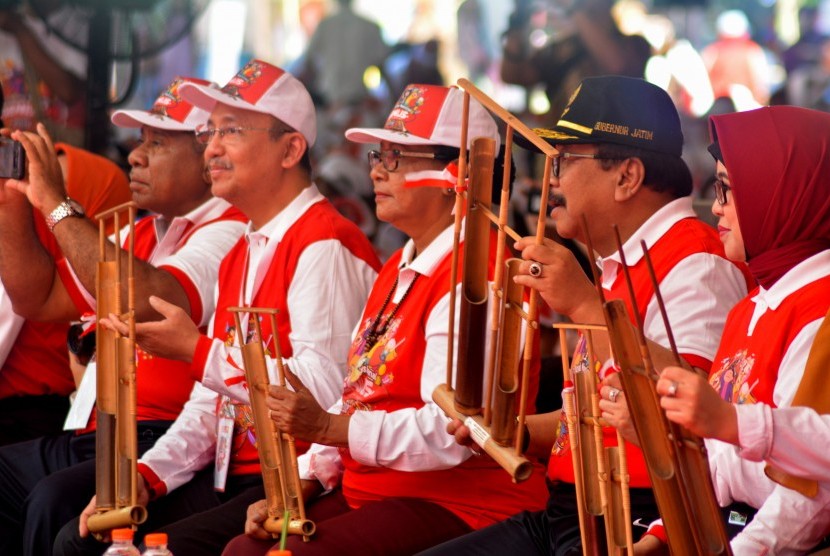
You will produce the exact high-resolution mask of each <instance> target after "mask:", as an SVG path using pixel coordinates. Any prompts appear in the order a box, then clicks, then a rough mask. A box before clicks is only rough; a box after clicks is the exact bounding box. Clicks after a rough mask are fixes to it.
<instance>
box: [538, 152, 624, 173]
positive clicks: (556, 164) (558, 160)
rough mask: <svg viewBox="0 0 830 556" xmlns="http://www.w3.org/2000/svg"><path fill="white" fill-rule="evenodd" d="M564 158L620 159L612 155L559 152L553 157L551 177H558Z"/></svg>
mask: <svg viewBox="0 0 830 556" xmlns="http://www.w3.org/2000/svg"><path fill="white" fill-rule="evenodd" d="M563 158H565V159H567V158H593V159H594V160H620V159H619V158H617V157H614V156H601V155H598V154H583V153H559V154H558V155H556V156H554V157H553V168H552V171H553V177H554V178H558V177H559V172H560V170H561V168H562V159H563Z"/></svg>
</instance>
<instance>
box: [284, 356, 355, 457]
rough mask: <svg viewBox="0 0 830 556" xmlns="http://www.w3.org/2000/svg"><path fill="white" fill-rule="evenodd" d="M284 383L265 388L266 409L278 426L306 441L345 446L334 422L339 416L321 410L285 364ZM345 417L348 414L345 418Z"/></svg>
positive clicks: (344, 439) (344, 440)
mask: <svg viewBox="0 0 830 556" xmlns="http://www.w3.org/2000/svg"><path fill="white" fill-rule="evenodd" d="M285 379H286V380H287V381H288V383H289V384H290V385H291V388H293V390H291V389H290V388H288V387H285V386H276V385H273V384H272V385H271V386H270V387H269V389H268V401H267V403H268V408H269V409H270V410H271V420H272V421H274V424H275V425H276V427H277V429H279V430H281V431H282V432H284V433H286V434H290V435H292V436H294V437H296V438H299V439H301V440H305V441H307V442H316V443H319V444H327V445H346V444H347V443H348V435H347V436H346V437H345V438H343V437H342V434H340V431H339V429H338V427H337V426H336V423H335V421H336V420H337V418H338V417H346V416H341V415H333V414H331V413H329V412H328V411H326V410H325V409H323V408H322V407H321V406H320V404H319V403H318V402H317V400H316V399H315V398H314V396H313V395H312V394H311V392H310V391H309V390H308V388H306V387H305V385H304V384H303V383H302V381H301V380H300V379H299V378H298V377H297V375H295V374H294V373H292V372H291V370H290V369H289V368H288V366H285ZM346 418H347V417H346Z"/></svg>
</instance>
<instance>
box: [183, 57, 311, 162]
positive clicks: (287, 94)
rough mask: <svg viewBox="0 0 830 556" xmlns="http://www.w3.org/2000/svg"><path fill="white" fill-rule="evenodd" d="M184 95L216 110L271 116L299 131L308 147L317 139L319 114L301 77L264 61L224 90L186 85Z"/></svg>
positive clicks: (253, 62) (241, 72) (250, 65)
mask: <svg viewBox="0 0 830 556" xmlns="http://www.w3.org/2000/svg"><path fill="white" fill-rule="evenodd" d="M182 96H183V97H184V98H185V99H186V100H187V101H189V102H192V103H193V104H195V105H196V106H198V107H199V108H202V109H204V110H207V111H208V112H211V111H213V108H214V107H215V106H216V103H221V104H224V105H226V106H231V107H233V108H241V109H243V110H251V111H253V112H259V113H261V114H270V115H272V116H274V117H275V118H277V119H278V120H280V121H281V122H283V123H285V124H287V125H289V126H291V127H292V128H294V129H296V130H297V131H299V132H300V133H301V134H302V135H303V137H305V140H306V142H307V143H308V146H309V147H310V146H312V145H313V144H314V141H315V139H317V112H316V110H315V109H314V103H313V102H312V101H311V95H310V94H309V93H308V90H307V89H306V88H305V85H303V84H302V83H300V82H299V81H298V80H297V78H295V77H294V76H293V75H291V74H290V73H288V72H287V71H285V70H283V69H281V68H278V67H277V66H273V65H271V64H269V63H268V62H263V61H262V60H251V61H250V62H248V63H247V64H245V67H243V68H242V69H241V70H239V73H237V74H236V75H235V76H234V77H233V78H232V79H231V80H230V81H228V84H227V85H225V86H224V87H222V88H221V89H211V88H210V87H205V86H199V85H193V84H185V85H184V86H183V87H182Z"/></svg>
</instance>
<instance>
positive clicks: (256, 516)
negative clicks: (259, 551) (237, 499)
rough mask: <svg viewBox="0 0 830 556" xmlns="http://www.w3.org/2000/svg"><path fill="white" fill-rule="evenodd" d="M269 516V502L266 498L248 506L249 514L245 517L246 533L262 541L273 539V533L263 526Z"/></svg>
mask: <svg viewBox="0 0 830 556" xmlns="http://www.w3.org/2000/svg"><path fill="white" fill-rule="evenodd" d="M267 518H268V504H267V503H266V501H265V500H264V499H263V500H259V501H258V502H254V503H253V504H251V505H250V506H248V514H247V517H246V518H245V534H246V535H248V536H249V537H252V538H254V539H259V540H261V541H267V540H270V539H272V538H273V537H272V536H271V533H269V532H268V531H266V530H265V528H264V527H263V525H264V524H265V520H266V519H267Z"/></svg>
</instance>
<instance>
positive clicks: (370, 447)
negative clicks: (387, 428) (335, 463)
mask: <svg viewBox="0 0 830 556" xmlns="http://www.w3.org/2000/svg"><path fill="white" fill-rule="evenodd" d="M384 415H385V412H383V411H355V412H354V413H353V414H352V416H351V418H350V420H349V455H351V457H352V459H354V460H355V461H356V462H358V463H361V464H363V465H371V466H372V467H380V464H378V440H379V439H380V434H381V428H382V427H383V416H384Z"/></svg>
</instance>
